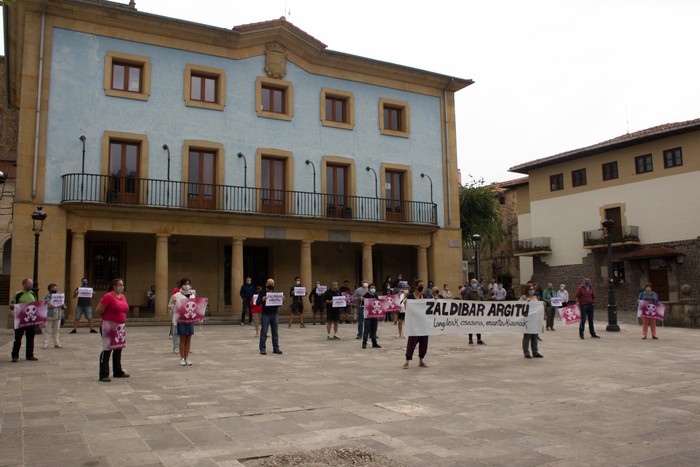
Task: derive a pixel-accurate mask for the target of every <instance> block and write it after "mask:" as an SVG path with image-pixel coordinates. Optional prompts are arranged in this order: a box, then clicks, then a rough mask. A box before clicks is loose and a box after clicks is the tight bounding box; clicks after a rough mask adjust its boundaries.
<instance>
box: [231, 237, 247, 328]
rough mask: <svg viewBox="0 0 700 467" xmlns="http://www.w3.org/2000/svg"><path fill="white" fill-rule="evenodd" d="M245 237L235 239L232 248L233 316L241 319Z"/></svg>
mask: <svg viewBox="0 0 700 467" xmlns="http://www.w3.org/2000/svg"><path fill="white" fill-rule="evenodd" d="M244 240H245V237H233V243H232V245H233V246H232V248H231V315H232V316H233V318H234V319H236V318H237V317H238V318H240V316H241V313H242V312H243V302H242V301H241V296H240V294H239V293H238V292H239V290H240V289H241V286H242V285H243V241H244Z"/></svg>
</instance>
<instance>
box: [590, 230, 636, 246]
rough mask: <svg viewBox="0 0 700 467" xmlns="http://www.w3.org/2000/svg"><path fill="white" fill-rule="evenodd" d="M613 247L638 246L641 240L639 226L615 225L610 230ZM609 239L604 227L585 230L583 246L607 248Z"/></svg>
mask: <svg viewBox="0 0 700 467" xmlns="http://www.w3.org/2000/svg"><path fill="white" fill-rule="evenodd" d="M610 235H611V237H612V246H613V247H626V246H637V245H639V244H640V242H639V226H636V225H625V226H622V227H614V228H613V229H612V232H610ZM607 246H608V239H607V238H606V237H605V233H604V232H603V229H597V230H588V231H586V232H583V247H584V248H590V249H596V248H607Z"/></svg>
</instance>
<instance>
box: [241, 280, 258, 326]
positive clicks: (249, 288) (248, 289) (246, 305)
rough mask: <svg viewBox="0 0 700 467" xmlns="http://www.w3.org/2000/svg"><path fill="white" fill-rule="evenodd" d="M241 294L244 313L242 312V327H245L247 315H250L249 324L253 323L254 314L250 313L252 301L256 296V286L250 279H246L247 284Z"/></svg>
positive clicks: (242, 286)
mask: <svg viewBox="0 0 700 467" xmlns="http://www.w3.org/2000/svg"><path fill="white" fill-rule="evenodd" d="M239 294H240V296H241V299H242V300H243V311H241V326H243V325H244V324H245V316H246V314H247V315H248V324H250V323H252V322H253V313H251V311H250V299H251V298H253V295H254V294H255V286H254V285H253V280H252V279H251V278H250V277H246V278H245V282H244V283H243V285H241V291H240V292H239Z"/></svg>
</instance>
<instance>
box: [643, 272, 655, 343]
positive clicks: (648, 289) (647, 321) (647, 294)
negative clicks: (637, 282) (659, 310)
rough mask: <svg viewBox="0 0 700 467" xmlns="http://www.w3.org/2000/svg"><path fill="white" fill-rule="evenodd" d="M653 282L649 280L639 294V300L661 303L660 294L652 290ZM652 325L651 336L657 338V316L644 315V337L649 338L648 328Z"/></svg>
mask: <svg viewBox="0 0 700 467" xmlns="http://www.w3.org/2000/svg"><path fill="white" fill-rule="evenodd" d="M652 287H653V286H652V284H651V282H647V285H646V286H645V287H644V290H642V293H640V294H639V300H644V301H647V302H649V303H654V304H657V305H658V303H659V296H658V295H657V294H656V292H654V291H653V290H652ZM649 327H651V338H652V339H654V340H656V339H658V337H656V319H655V318H644V317H642V339H646V338H647V329H648V328H649Z"/></svg>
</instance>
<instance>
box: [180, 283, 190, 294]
mask: <svg viewBox="0 0 700 467" xmlns="http://www.w3.org/2000/svg"><path fill="white" fill-rule="evenodd" d="M191 288H192V286H191V285H187V284H185V285H183V286H182V290H184V291H185V292H188V291H189V290H190V289H191Z"/></svg>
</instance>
